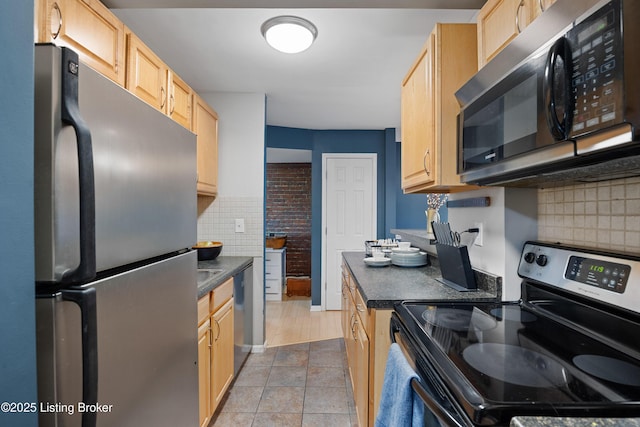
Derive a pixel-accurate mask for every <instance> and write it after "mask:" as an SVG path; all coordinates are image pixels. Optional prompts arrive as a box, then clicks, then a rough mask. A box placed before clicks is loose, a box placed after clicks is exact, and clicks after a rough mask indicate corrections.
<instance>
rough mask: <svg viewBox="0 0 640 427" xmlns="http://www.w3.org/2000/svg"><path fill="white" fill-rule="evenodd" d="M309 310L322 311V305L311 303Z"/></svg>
mask: <svg viewBox="0 0 640 427" xmlns="http://www.w3.org/2000/svg"><path fill="white" fill-rule="evenodd" d="M311 311H322V306H321V305H313V304H311Z"/></svg>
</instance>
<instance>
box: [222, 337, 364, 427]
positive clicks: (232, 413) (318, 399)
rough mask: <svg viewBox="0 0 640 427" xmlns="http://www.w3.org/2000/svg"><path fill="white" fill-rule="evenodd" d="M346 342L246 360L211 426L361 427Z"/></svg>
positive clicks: (288, 348)
mask: <svg viewBox="0 0 640 427" xmlns="http://www.w3.org/2000/svg"><path fill="white" fill-rule="evenodd" d="M357 425H358V424H357V421H356V414H355V407H354V402H353V392H352V389H351V382H350V380H349V374H348V371H347V363H346V354H345V349H344V341H343V340H342V339H341V338H335V339H330V340H323V341H314V342H310V343H301V344H293V345H287V346H281V347H270V348H268V349H267V350H266V351H265V352H264V353H253V354H251V355H250V356H249V358H248V359H247V362H246V363H245V365H244V367H243V368H242V370H241V371H240V373H239V374H238V377H237V378H236V379H235V381H234V383H233V384H232V386H231V388H230V389H229V391H228V392H227V395H226V396H225V398H224V400H223V402H222V403H221V407H220V408H219V409H218V411H216V414H215V415H214V418H213V420H212V423H211V424H210V426H216V427H218V426H233V427H241V426H247V427H249V426H253V427H257V426H259V427H263V426H273V427H288V426H296V427H300V426H302V427H315V426H322V427H325V426H332V427H333V426H335V427H340V426H345V427H357Z"/></svg>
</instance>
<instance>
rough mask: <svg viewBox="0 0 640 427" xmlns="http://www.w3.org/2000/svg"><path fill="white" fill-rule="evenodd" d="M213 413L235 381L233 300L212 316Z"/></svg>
mask: <svg viewBox="0 0 640 427" xmlns="http://www.w3.org/2000/svg"><path fill="white" fill-rule="evenodd" d="M211 333H212V334H213V337H212V340H213V348H212V354H211V411H212V412H213V411H215V409H216V408H217V407H218V405H219V404H220V401H221V400H222V398H223V396H224V393H225V392H226V391H227V389H228V388H229V385H230V384H231V380H233V298H231V299H230V300H229V301H227V302H226V303H225V304H224V305H223V306H222V307H220V309H218V311H216V312H215V313H214V314H213V315H212V316H211Z"/></svg>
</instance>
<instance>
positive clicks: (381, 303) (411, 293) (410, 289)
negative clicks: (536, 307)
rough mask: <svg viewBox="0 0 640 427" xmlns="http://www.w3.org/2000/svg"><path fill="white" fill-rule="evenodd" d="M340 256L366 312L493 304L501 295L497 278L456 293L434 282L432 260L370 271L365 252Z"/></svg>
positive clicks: (437, 274)
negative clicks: (404, 305) (411, 304)
mask: <svg viewBox="0 0 640 427" xmlns="http://www.w3.org/2000/svg"><path fill="white" fill-rule="evenodd" d="M342 256H343V258H344V260H345V261H346V263H347V266H348V267H349V270H351V273H352V274H353V277H354V279H355V280H356V282H357V286H358V289H359V290H360V294H361V295H362V298H363V299H364V301H365V303H366V304H367V307H368V308H389V309H391V308H393V304H394V303H396V302H398V301H403V300H411V299H420V300H432V301H443V300H444V301H451V300H464V301H495V300H496V299H499V296H500V295H501V294H500V292H501V289H500V287H501V285H500V283H501V280H500V278H499V277H496V276H491V275H487V274H486V273H484V274H483V276H484V280H479V281H478V287H479V288H482V289H479V290H477V291H467V292H459V291H457V290H455V289H452V288H450V287H449V286H446V285H444V284H442V283H440V282H438V281H437V280H436V278H437V277H441V274H440V270H439V268H438V267H437V259H435V258H432V263H433V265H431V266H427V267H415V268H407V267H397V266H395V265H391V266H388V267H369V266H367V265H366V264H365V263H364V257H365V254H364V252H343V254H342ZM476 273H477V272H476ZM476 277H478V276H477V275H476Z"/></svg>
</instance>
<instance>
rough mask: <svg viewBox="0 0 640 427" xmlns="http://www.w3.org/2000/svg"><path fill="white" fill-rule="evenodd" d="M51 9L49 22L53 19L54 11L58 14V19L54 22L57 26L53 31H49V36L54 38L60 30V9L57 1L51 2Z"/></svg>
mask: <svg viewBox="0 0 640 427" xmlns="http://www.w3.org/2000/svg"><path fill="white" fill-rule="evenodd" d="M51 9H52V10H51V18H50V20H51V21H50V22H49V23H51V22H52V21H53V13H54V12H55V13H56V14H57V15H58V21H57V22H56V24H57V25H58V28H57V29H56V30H55V31H51V38H52V39H54V40H55V39H57V38H58V36H59V35H60V31H61V30H62V11H61V10H60V6H58V3H53V5H51ZM51 29H52V30H53V26H52V27H51Z"/></svg>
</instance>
